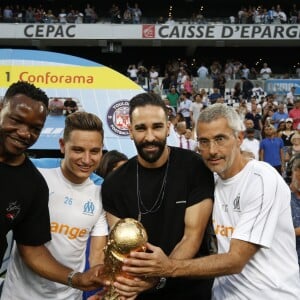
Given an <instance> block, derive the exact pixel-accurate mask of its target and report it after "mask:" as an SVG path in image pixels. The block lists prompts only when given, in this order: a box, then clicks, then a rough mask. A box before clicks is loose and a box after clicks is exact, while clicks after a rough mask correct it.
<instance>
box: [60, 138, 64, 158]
mask: <svg viewBox="0 0 300 300" xmlns="http://www.w3.org/2000/svg"><path fill="white" fill-rule="evenodd" d="M59 147H60V152H61V153H62V154H65V141H64V139H63V138H60V139H59Z"/></svg>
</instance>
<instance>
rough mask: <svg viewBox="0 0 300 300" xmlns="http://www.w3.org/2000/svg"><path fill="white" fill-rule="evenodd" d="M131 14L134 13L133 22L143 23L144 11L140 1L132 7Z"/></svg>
mask: <svg viewBox="0 0 300 300" xmlns="http://www.w3.org/2000/svg"><path fill="white" fill-rule="evenodd" d="M130 10H131V14H132V23H133V24H140V23H141V17H142V11H141V9H140V8H139V5H138V3H135V4H134V7H133V8H130Z"/></svg>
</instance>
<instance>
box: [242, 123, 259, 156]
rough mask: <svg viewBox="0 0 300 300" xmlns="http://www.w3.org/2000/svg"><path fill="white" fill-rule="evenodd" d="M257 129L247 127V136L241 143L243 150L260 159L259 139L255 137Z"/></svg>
mask: <svg viewBox="0 0 300 300" xmlns="http://www.w3.org/2000/svg"><path fill="white" fill-rule="evenodd" d="M254 134H255V129H254V128H247V129H246V130H245V137H244V139H243V142H242V144H241V150H242V151H247V152H250V153H252V154H253V158H255V159H256V160H259V140H258V139H256V138H255V137H254Z"/></svg>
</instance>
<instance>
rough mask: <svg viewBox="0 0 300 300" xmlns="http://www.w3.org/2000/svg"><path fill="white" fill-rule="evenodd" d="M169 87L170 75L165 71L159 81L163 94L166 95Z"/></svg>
mask: <svg viewBox="0 0 300 300" xmlns="http://www.w3.org/2000/svg"><path fill="white" fill-rule="evenodd" d="M170 87H171V77H170V75H169V73H168V72H166V73H165V77H164V78H163V79H162V81H161V86H160V88H161V90H162V91H163V94H164V95H167V94H168V92H169V90H170Z"/></svg>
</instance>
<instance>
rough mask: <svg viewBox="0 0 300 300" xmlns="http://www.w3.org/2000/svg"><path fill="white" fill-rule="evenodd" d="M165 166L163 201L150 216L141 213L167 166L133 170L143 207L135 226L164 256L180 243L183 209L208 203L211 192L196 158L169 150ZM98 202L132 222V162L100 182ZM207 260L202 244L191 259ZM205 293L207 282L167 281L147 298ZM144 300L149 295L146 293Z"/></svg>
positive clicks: (209, 176)
mask: <svg viewBox="0 0 300 300" xmlns="http://www.w3.org/2000/svg"><path fill="white" fill-rule="evenodd" d="M169 160H170V162H169V167H168V173H167V179H166V187H165V192H164V198H163V200H162V202H161V203H160V206H159V209H157V210H154V211H153V212H152V213H145V212H146V211H147V210H151V208H152V206H153V204H154V202H155V201H156V200H158V199H157V197H158V194H159V192H160V189H161V187H162V180H163V177H164V174H165V170H166V168H167V163H166V164H165V165H164V166H162V167H161V168H157V169H147V168H143V167H142V166H141V165H139V167H138V169H139V190H140V199H142V202H143V204H144V206H145V207H146V209H145V208H144V209H143V208H141V211H142V212H144V213H145V214H143V215H142V218H141V222H142V224H143V225H144V227H145V229H146V231H147V234H148V240H149V242H150V243H152V244H154V245H157V246H159V247H161V248H162V249H163V250H164V252H165V253H166V254H167V255H169V254H170V253H171V251H172V250H173V249H174V247H175V246H176V244H177V243H178V242H179V241H180V240H181V239H182V237H183V233H184V215H185V210H186V208H187V207H189V206H192V205H194V204H196V203H199V202H200V201H202V200H204V199H206V198H213V191H214V179H213V174H212V173H211V172H210V171H209V169H208V168H207V167H206V166H205V164H204V163H203V161H202V158H201V157H200V155H198V154H197V153H195V152H192V151H190V150H186V149H181V148H175V147H171V152H170V158H169ZM102 201H103V206H104V209H105V210H106V211H108V212H109V213H111V214H112V215H114V216H116V217H118V218H126V217H131V218H135V219H137V218H138V214H139V209H138V197H137V158H136V157H134V158H131V159H130V160H129V161H128V162H127V163H125V164H124V165H123V166H122V167H120V168H119V169H117V170H116V171H115V172H113V173H111V174H110V175H109V176H108V177H107V178H105V181H104V183H103V185H102ZM158 201H159V200H158ZM140 202H141V201H140ZM208 254H209V252H208V247H207V244H206V241H205V240H204V241H203V243H202V246H201V249H200V251H199V253H198V255H197V256H203V255H208ZM210 289H211V281H209V280H190V279H180V278H176V279H171V278H169V279H168V280H167V286H166V287H165V288H164V289H162V290H160V291H159V292H156V294H155V296H154V295H152V297H155V299H166V298H165V297H167V296H168V297H169V296H171V295H172V299H176V297H178V299H195V298H194V297H198V299H200V298H199V296H200V295H201V299H210ZM147 294H148V295H151V294H152V291H149V292H148V293H147ZM147 294H145V295H144V294H143V295H141V296H139V297H138V299H148V297H147ZM206 294H207V296H206ZM160 297H161V298H160ZM174 297H175V298H174ZM149 299H151V297H150V298H149ZM152 299H153V298H152Z"/></svg>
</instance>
